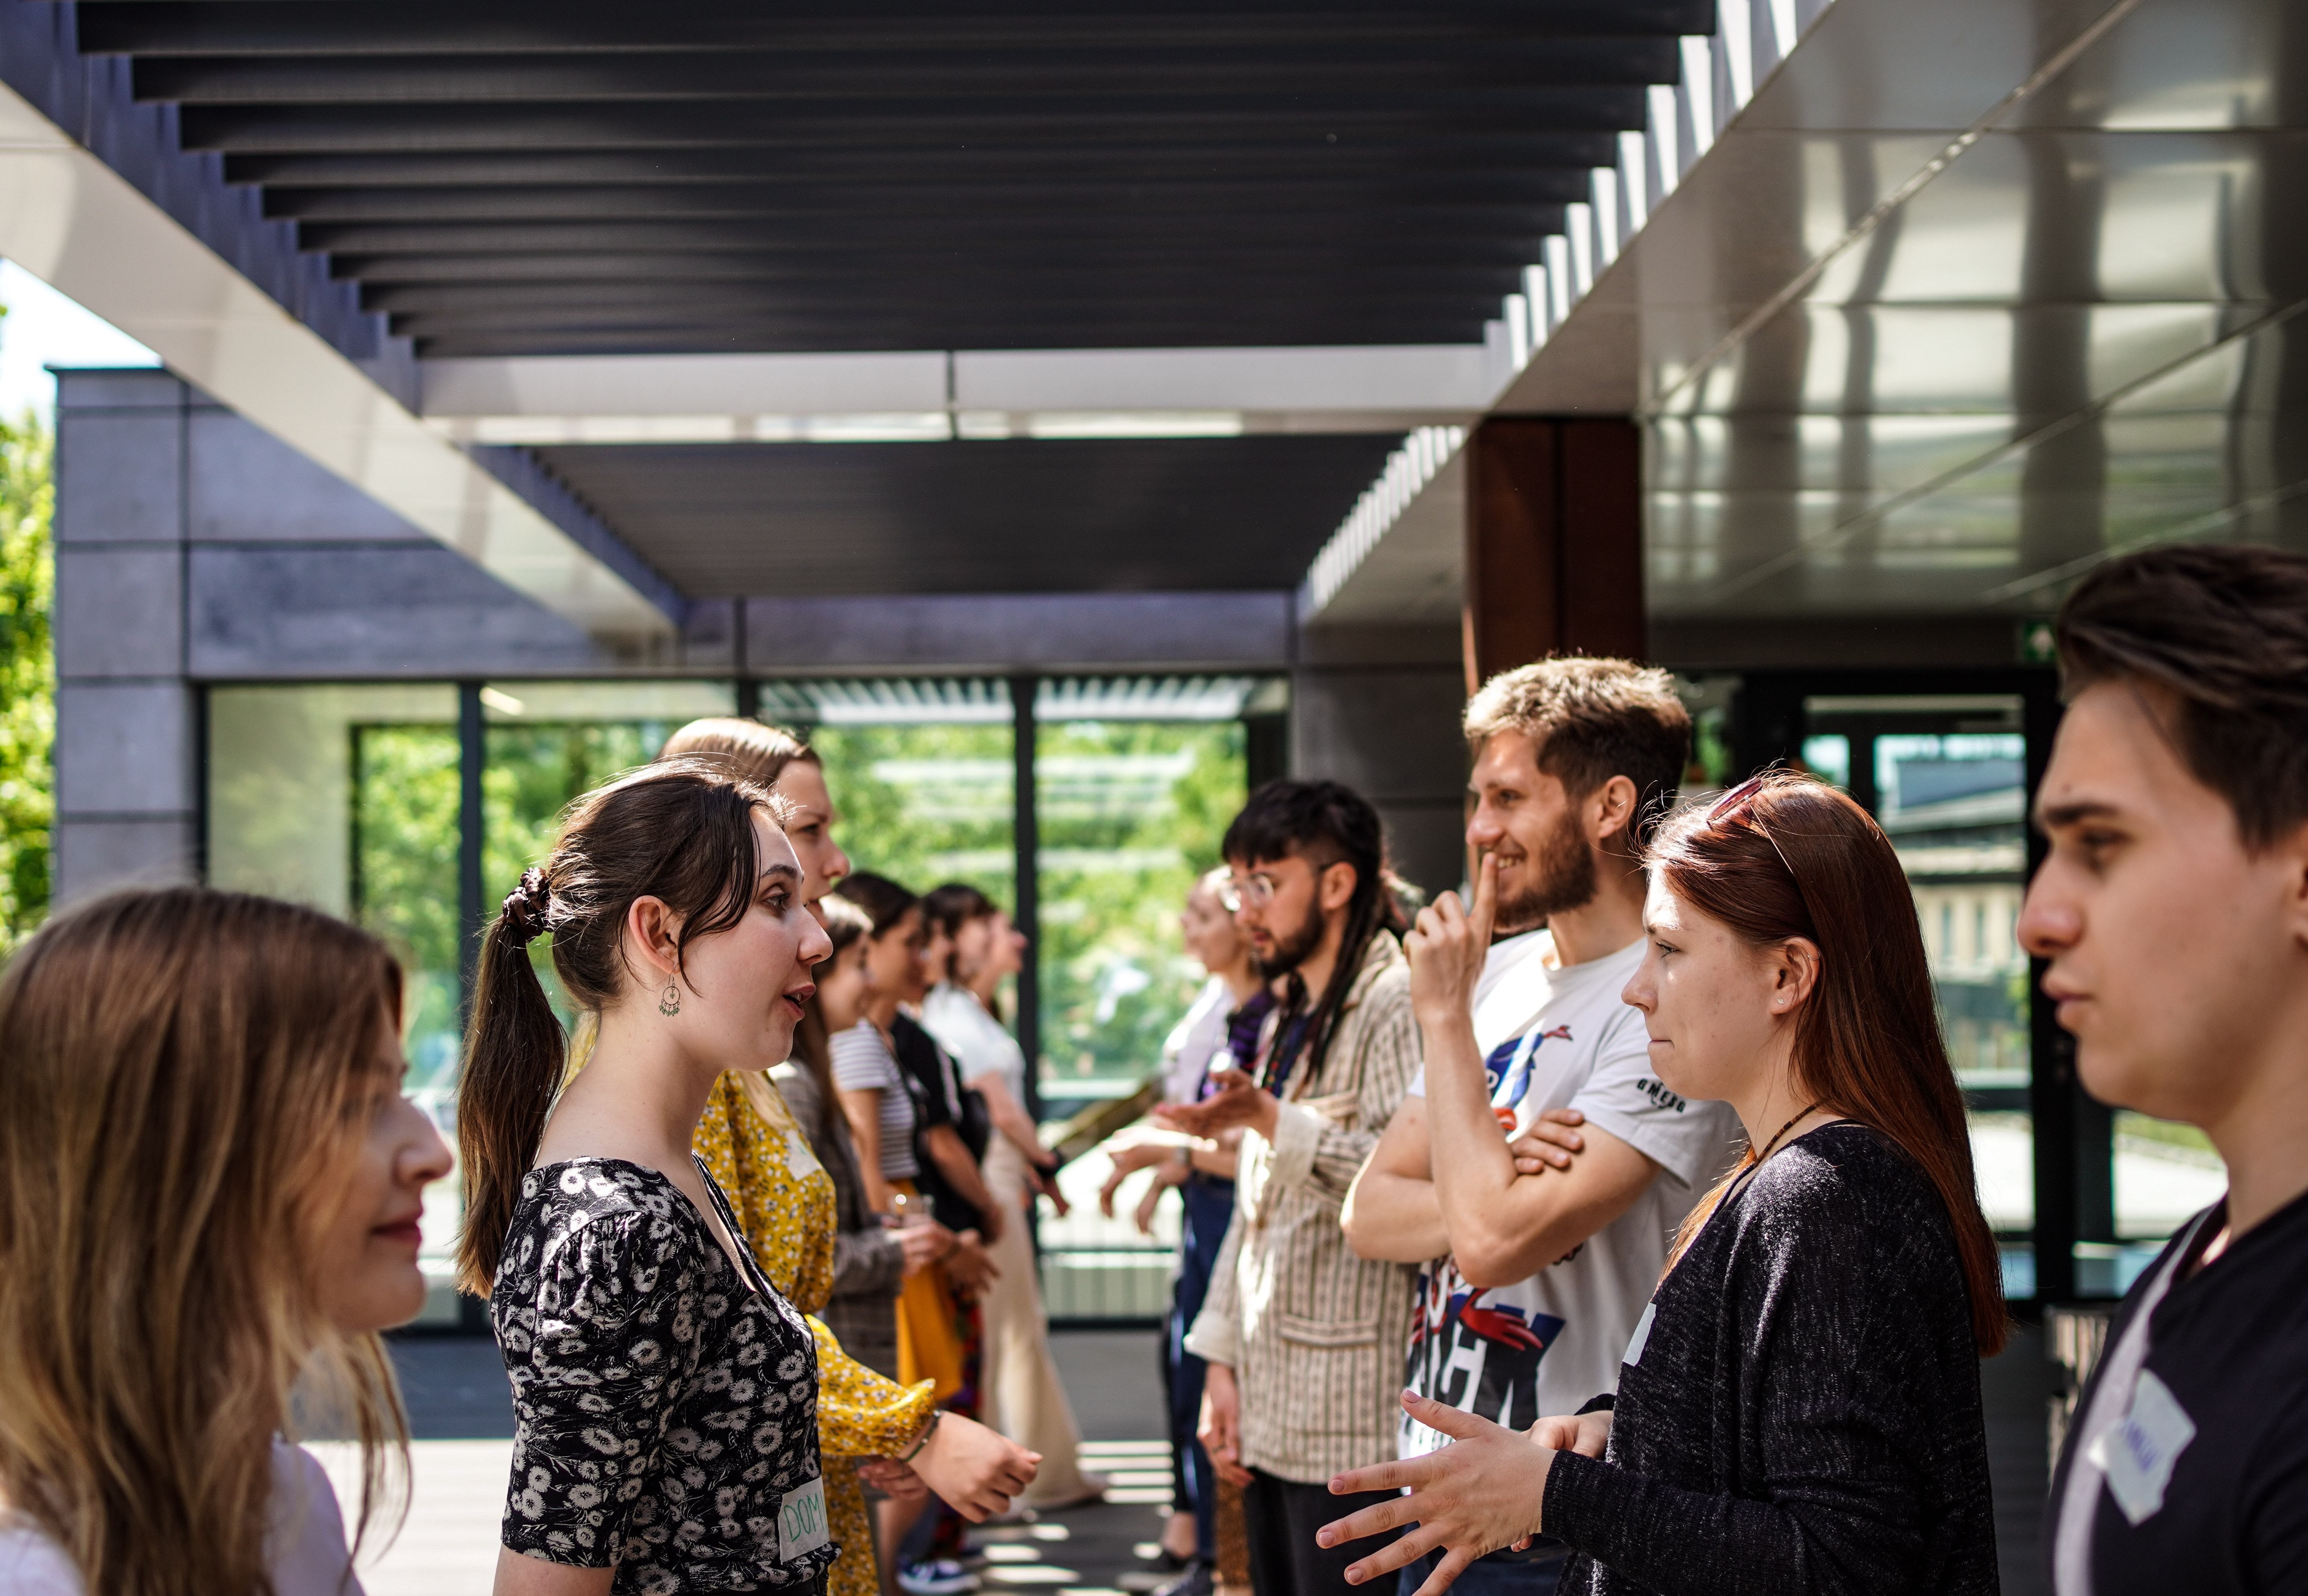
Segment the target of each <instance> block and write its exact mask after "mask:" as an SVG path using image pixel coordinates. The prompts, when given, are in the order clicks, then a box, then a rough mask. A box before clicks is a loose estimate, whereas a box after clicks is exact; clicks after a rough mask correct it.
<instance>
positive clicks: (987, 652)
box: [745, 593, 1290, 672]
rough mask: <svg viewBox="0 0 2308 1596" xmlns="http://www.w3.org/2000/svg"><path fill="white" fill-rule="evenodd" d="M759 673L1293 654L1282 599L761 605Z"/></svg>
mask: <svg viewBox="0 0 2308 1596" xmlns="http://www.w3.org/2000/svg"><path fill="white" fill-rule="evenodd" d="M745 655H746V661H747V663H748V664H749V665H751V666H752V667H753V668H754V670H757V671H770V672H775V671H839V670H875V669H882V670H889V669H900V670H924V671H929V670H942V669H951V668H955V667H963V666H974V667H977V668H980V669H983V668H985V667H986V666H989V665H990V666H997V667H1001V666H1009V667H1021V668H1022V667H1034V668H1039V669H1046V670H1065V669H1072V668H1084V669H1101V668H1103V669H1132V668H1147V669H1195V668H1201V669H1211V668H1220V667H1226V666H1236V667H1242V668H1258V667H1265V668H1268V669H1272V668H1275V667H1278V666H1280V665H1286V664H1287V662H1288V660H1289V657H1290V597H1289V595H1287V594H1284V593H1081V594H983V595H972V596H898V595H891V596H876V597H866V598H755V599H750V600H748V601H747V603H746V606H745Z"/></svg>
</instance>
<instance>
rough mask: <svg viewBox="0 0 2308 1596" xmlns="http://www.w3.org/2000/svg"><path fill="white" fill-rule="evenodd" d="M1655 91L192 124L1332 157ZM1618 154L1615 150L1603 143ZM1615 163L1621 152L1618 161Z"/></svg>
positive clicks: (263, 112) (1626, 115)
mask: <svg viewBox="0 0 2308 1596" xmlns="http://www.w3.org/2000/svg"><path fill="white" fill-rule="evenodd" d="M1642 101H1643V95H1642V91H1641V90H1638V89H1632V88H1599V89H1535V90H1529V91H1528V92H1518V93H1516V94H1513V95H1511V96H1476V95H1469V96H1463V97H1461V96H1441V97H1437V98H1436V99H1434V103H1433V104H1432V105H1425V106H1421V105H1415V104H1408V103H1405V102H1404V101H1403V100H1400V99H1397V100H1394V101H1391V102H1385V103H1374V102H1369V101H1365V100H1360V99H1347V100H1344V101H1342V102H1341V103H1339V104H1338V105H1336V106H1329V107H1326V106H1320V105H1310V104H1308V103H1307V102H1306V99H1305V98H1304V97H1302V98H1301V99H1297V100H1295V101H1292V102H1288V103H1287V104H1283V105H1277V104H1274V103H1272V102H1262V101H1257V100H1255V99H1253V100H1250V101H1248V102H1246V103H1244V104H1242V105H1239V106H1229V105H1226V104H1223V103H1220V102H1217V101H1191V102H1181V103H1177V104H1174V105H1165V106H1155V105H1149V104H1145V103H1142V102H1140V103H1133V104H1132V105H1130V106H1128V107H1121V106H1114V105H1104V104H1098V103H1095V102H1093V103H1088V104H1076V103H1071V102H1059V101H1050V102H1046V103H1045V104H1043V105H1040V106H1038V107H1034V108H1033V109H1031V110H1027V109H1025V108H1022V107H1016V106H1010V107H1004V108H1003V110H1002V111H1000V112H998V113H997V112H993V111H987V110H984V109H977V108H957V107H948V106H931V105H928V104H916V105H913V106H909V107H898V106H895V105H889V104H881V103H875V104H873V105H870V106H857V107H844V108H840V109H837V108H835V107H833V106H832V105H831V102H820V103H818V104H815V105H813V106H812V107H810V108H809V110H808V112H807V113H806V114H803V113H801V112H798V111H784V110H773V109H770V108H768V107H760V106H756V105H753V104H746V105H743V106H739V107H720V108H714V109H707V108H704V107H695V106H688V105H667V106H650V107H641V106H630V105H619V104H601V105H568V104H561V103H552V104H546V103H539V104H533V105H521V106H497V105H417V104H403V105H394V106H386V107H346V106H298V107H269V106H268V107H239V106H235V107H220V106H196V107H188V108H186V109H185V111H183V112H182V113H181V116H180V123H179V125H180V128H181V133H180V138H181V140H182V142H183V144H184V147H185V149H187V150H216V151H220V152H230V151H235V150H346V151H352V150H460V149H464V150H522V149H527V150H550V149H562V148H571V147H574V148H578V149H636V150H641V149H658V150H676V149H683V148H688V147H711V146H716V145H753V146H768V147H776V148H801V149H807V148H813V147H814V148H821V149H822V148H831V147H840V146H845V145H846V146H849V147H853V148H854V147H857V146H859V145H873V144H884V145H887V144H900V145H909V146H910V145H918V144H923V143H931V144H935V143H940V142H953V143H960V144H968V143H971V142H978V141H984V142H990V143H993V144H995V145H997V146H999V145H1003V144H1027V145H1031V144H1037V143H1039V144H1058V145H1069V146H1075V147H1081V146H1091V147H1097V146H1107V147H1112V146H1124V147H1127V146H1132V145H1137V146H1141V147H1142V146H1146V145H1156V146H1159V145H1163V144H1167V143H1169V142H1173V141H1182V142H1193V143H1198V144H1206V143H1211V142H1240V143H1247V144H1253V145H1287V144H1291V143H1306V144H1310V145H1311V144H1319V143H1324V142H1331V141H1336V142H1342V143H1343V142H1353V141H1356V140H1361V139H1379V140H1384V139H1389V138H1392V137H1397V136H1404V135H1408V136H1412V137H1421V136H1424V137H1434V136H1441V135H1455V136H1457V137H1459V138H1462V139H1470V140H1477V139H1482V138H1486V137H1506V138H1512V137H1516V136H1519V135H1527V134H1529V133H1534V132H1592V133H1603V134H1612V133H1617V132H1618V131H1620V130H1622V129H1626V128H1633V127H1640V126H1641V125H1642V121H1643V116H1644V111H1643V103H1642ZM1600 142H1605V143H1607V142H1609V141H1608V140H1607V139H1606V140H1604V141H1600ZM1613 154H1614V155H1615V151H1614V152H1613Z"/></svg>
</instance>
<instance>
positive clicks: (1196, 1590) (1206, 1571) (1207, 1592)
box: [1154, 1562, 1217, 1596]
mask: <svg viewBox="0 0 2308 1596" xmlns="http://www.w3.org/2000/svg"><path fill="white" fill-rule="evenodd" d="M1216 1583H1217V1570H1215V1569H1213V1568H1212V1567H1211V1566H1210V1565H1209V1564H1208V1563H1199V1562H1198V1563H1196V1564H1195V1565H1194V1566H1193V1567H1191V1568H1189V1569H1187V1570H1186V1572H1185V1573H1184V1574H1182V1575H1179V1576H1178V1577H1177V1578H1176V1579H1174V1580H1172V1581H1171V1582H1170V1583H1168V1584H1167V1585H1164V1586H1162V1587H1161V1588H1160V1589H1159V1590H1158V1591H1156V1592H1154V1596H1211V1592H1212V1590H1213V1588H1214V1587H1215V1585H1216Z"/></svg>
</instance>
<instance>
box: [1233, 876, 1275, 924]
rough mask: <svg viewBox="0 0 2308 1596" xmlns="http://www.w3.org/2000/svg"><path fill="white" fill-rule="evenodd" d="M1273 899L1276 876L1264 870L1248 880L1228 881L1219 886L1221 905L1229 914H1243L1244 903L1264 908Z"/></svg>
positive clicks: (1254, 907)
mask: <svg viewBox="0 0 2308 1596" xmlns="http://www.w3.org/2000/svg"><path fill="white" fill-rule="evenodd" d="M1273 901H1274V878H1273V877H1272V876H1270V875H1268V874H1267V873H1266V872H1265V871H1254V872H1253V874H1252V876H1251V878H1250V880H1246V881H1228V882H1227V883H1226V884H1225V885H1223V886H1221V887H1220V888H1219V907H1220V908H1222V909H1224V910H1225V911H1226V912H1227V914H1241V913H1242V910H1243V905H1244V904H1247V905H1250V906H1251V907H1252V908H1253V909H1262V908H1264V907H1266V905H1269V904H1270V903H1272V902H1273Z"/></svg>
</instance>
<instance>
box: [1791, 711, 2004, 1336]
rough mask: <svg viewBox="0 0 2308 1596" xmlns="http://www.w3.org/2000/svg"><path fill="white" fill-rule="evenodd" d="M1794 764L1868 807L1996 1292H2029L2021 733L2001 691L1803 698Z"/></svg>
mask: <svg viewBox="0 0 2308 1596" xmlns="http://www.w3.org/2000/svg"><path fill="white" fill-rule="evenodd" d="M1804 710H1805V720H1806V732H1807V734H1806V736H1805V737H1804V742H1803V756H1804V763H1805V764H1806V765H1808V766H1809V767H1810V768H1812V769H1813V770H1815V771H1817V772H1818V773H1819V774H1820V775H1821V776H1822V777H1827V778H1828V779H1829V780H1831V781H1834V782H1835V783H1836V784H1837V785H1839V786H1842V787H1844V788H1845V789H1846V790H1847V791H1848V792H1850V793H1851V794H1852V795H1853V796H1854V797H1855V798H1856V799H1858V800H1859V801H1860V802H1862V803H1864V804H1866V805H1868V807H1869V808H1870V809H1871V810H1872V811H1873V813H1874V815H1875V818H1876V819H1877V821H1878V822H1879V823H1880V824H1881V825H1882V828H1883V830H1884V833H1885V835H1887V836H1888V837H1890V839H1891V844H1892V845H1893V847H1895V848H1896V849H1897V850H1898V851H1899V862H1900V864H1901V865H1902V866H1903V867H1904V868H1905V869H1906V871H1907V873H1908V886H1909V888H1910V890H1911V891H1912V892H1913V893H1914V895H1915V903H1916V924H1917V928H1918V929H1919V930H1920V931H1921V932H1922V934H1923V940H1924V953H1925V957H1926V958H1927V959H1928V960H1929V961H1930V965H1931V972H1932V981H1933V986H1934V988H1935V989H1936V991H1937V992H1938V996H1939V1006H1940V1018H1941V1024H1942V1028H1943V1031H1944V1034H1945V1035H1946V1038H1947V1046H1948V1054H1949V1058H1950V1060H1951V1062H1952V1063H1953V1064H1954V1066H1955V1074H1956V1079H1957V1081H1958V1082H1959V1084H1960V1085H1962V1087H1963V1089H1964V1095H1965V1099H1966V1101H1967V1103H1968V1107H1969V1111H1970V1121H1971V1145H1972V1159H1973V1163H1974V1165H1975V1167H1976V1171H1977V1174H1978V1179H1979V1197H1980V1206H1981V1207H1982V1209H1983V1210H1984V1211H1985V1214H1986V1215H1987V1223H1988V1224H1989V1225H1990V1226H1991V1227H1993V1229H1994V1231H1995V1232H1996V1235H1997V1237H1998V1239H1999V1240H2001V1241H2002V1243H2003V1254H2004V1288H2005V1290H2006V1291H2008V1292H2009V1293H2010V1294H2011V1295H2012V1296H2015V1297H2022V1296H2032V1295H2033V1294H2034V1292H2035V1254H2034V1250H2033V1231H2034V1230H2035V1224H2036V1168H2035V1163H2036V1160H2035V1128H2034V1121H2033V1119H2032V1117H2031V1115H2030V1113H2029V1111H2028V1080H2029V1078H2030V1077H2029V1064H2028V959H2027V956H2026V955H2025V954H2024V953H2022V952H2021V951H2020V948H2019V943H2018V941H2017V940H2015V938H2014V935H2013V931H2014V928H2015V927H2016V926H2017V924H2018V922H2019V903H2020V898H2021V897H2022V896H2023V894H2024V892H2025V890H2026V888H2025V881H2026V871H2027V837H2026V832H2025V825H2026V812H2027V739H2026V738H2025V737H2024V736H2023V735H2022V734H2021V733H2020V731H2019V725H2020V702H2019V699H2018V698H2017V697H2016V696H2005V695H2002V694H1994V695H1977V696H1962V697H1921V696H1917V697H1885V698H1847V699H1845V698H1813V699H1808V700H1806V702H1805V705H1804Z"/></svg>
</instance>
